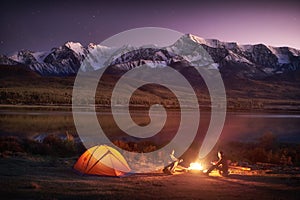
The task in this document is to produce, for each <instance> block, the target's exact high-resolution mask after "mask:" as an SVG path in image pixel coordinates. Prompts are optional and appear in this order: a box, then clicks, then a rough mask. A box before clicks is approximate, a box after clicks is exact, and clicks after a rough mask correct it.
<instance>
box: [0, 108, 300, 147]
mask: <svg viewBox="0 0 300 200" xmlns="http://www.w3.org/2000/svg"><path fill="white" fill-rule="evenodd" d="M82 115H83V116H87V118H88V116H89V115H91V113H90V112H83V113H82ZM101 115H102V117H104V119H105V117H109V115H110V114H109V113H101ZM119 115H123V113H120V114H119ZM132 115H133V117H134V118H135V121H139V120H141V121H145V120H146V121H147V120H149V119H148V118H147V114H143V113H140V112H136V113H134V114H132ZM177 116H178V113H176V112H174V113H173V115H172V116H171V119H172V117H173V118H176V117H177ZM201 116H202V117H203V119H204V120H206V119H209V117H210V115H209V114H207V113H201ZM104 122H105V121H104ZM109 125H110V126H111V124H109V123H107V126H109ZM104 126H105V123H104ZM66 132H68V133H71V134H76V128H75V126H74V121H73V116H72V112H71V111H59V110H56V111H47V110H39V109H35V108H33V109H16V108H14V109H8V108H5V109H1V110H0V135H1V136H19V137H27V138H34V137H35V136H37V135H39V134H43V133H44V134H65V133H66ZM266 132H271V133H273V134H274V135H276V136H277V137H278V139H279V141H282V142H295V143H300V115H299V114H279V113H233V112H229V113H227V115H226V121H225V125H224V127H223V131H222V134H221V136H220V140H222V141H254V140H256V139H257V138H259V137H260V136H261V135H262V134H264V133H266Z"/></svg>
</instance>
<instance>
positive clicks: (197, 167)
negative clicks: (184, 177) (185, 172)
mask: <svg viewBox="0 0 300 200" xmlns="http://www.w3.org/2000/svg"><path fill="white" fill-rule="evenodd" d="M188 169H189V170H199V171H202V170H203V166H202V165H201V163H197V162H194V163H191V164H190V166H189V168H188Z"/></svg>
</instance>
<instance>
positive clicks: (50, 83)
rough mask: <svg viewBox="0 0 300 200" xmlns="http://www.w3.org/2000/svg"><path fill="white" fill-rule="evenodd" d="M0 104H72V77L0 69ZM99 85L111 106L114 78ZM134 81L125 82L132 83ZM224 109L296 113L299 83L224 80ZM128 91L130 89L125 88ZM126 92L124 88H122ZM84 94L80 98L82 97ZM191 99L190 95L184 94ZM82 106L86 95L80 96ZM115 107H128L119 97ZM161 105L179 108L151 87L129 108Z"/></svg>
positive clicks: (201, 94) (99, 99)
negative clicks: (45, 75) (225, 106)
mask: <svg viewBox="0 0 300 200" xmlns="http://www.w3.org/2000/svg"><path fill="white" fill-rule="evenodd" d="M0 74H1V75H0V104H2V105H3V104H9V105H44V106H55V105H65V106H70V105H71V104H72V90H73V84H74V80H75V77H74V76H70V77H42V76H40V75H38V74H36V73H34V72H32V71H29V70H26V69H24V68H22V67H20V66H14V67H13V66H0ZM106 80H107V82H100V84H99V86H98V90H97V92H96V96H95V102H96V104H97V105H104V106H107V105H110V103H111V102H110V96H111V92H112V89H113V87H114V84H113V82H114V81H116V80H117V79H116V77H114V76H111V75H108V76H106ZM133 81H135V80H128V82H129V83H132V82H133ZM224 84H225V89H226V93H227V104H228V105H227V108H228V110H230V111H243V110H245V111H299V110H300V100H299V99H300V83H299V81H288V80H284V79H283V80H280V81H279V80H265V81H258V80H233V79H229V78H224ZM128 87H132V86H131V85H128ZM193 87H194V89H195V91H196V93H197V97H198V101H199V105H200V108H201V109H206V110H207V109H208V108H209V106H210V98H209V95H208V93H207V91H206V89H205V86H203V85H202V84H201V83H200V82H197V81H196V82H195V81H194V83H193ZM125 88H126V86H125ZM84 92H86V91H83V94H85V93H84ZM183 95H186V96H188V95H190V94H183ZM81 101H82V102H84V103H85V101H86V99H85V95H82V99H81ZM115 103H116V104H125V103H128V100H126V99H124V97H123V96H122V94H120V95H119V97H118V98H117V100H116V102H115ZM156 103H159V104H162V105H165V106H167V107H170V108H178V102H177V100H176V98H175V96H174V95H172V93H170V91H169V90H167V89H166V88H163V87H160V86H156V85H152V86H144V87H142V88H139V89H138V90H136V92H135V93H134V95H133V96H132V97H131V99H130V104H131V105H132V106H146V107H147V106H149V105H152V104H156Z"/></svg>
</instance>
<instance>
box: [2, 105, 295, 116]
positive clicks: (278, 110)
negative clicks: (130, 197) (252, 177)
mask: <svg viewBox="0 0 300 200" xmlns="http://www.w3.org/2000/svg"><path fill="white" fill-rule="evenodd" d="M130 107H131V108H135V110H134V111H143V110H146V109H148V108H149V106H143V105H130ZM10 108H11V109H16V110H18V109H20V110H22V109H24V110H29V109H30V110H31V109H37V110H41V111H70V112H72V105H71V104H68V105H59V104H58V105H28V104H0V111H1V110H2V109H3V110H6V109H10ZM77 108H82V109H86V110H88V109H91V108H93V106H92V105H91V106H82V107H77ZM116 108H120V110H123V109H126V108H127V107H126V106H116ZM96 109H101V110H103V111H105V110H108V109H109V106H108V105H100V106H99V105H96ZM168 109H169V110H170V111H174V112H178V111H179V108H171V107H169V108H168ZM183 110H184V111H192V110H193V108H192V107H184V108H183ZM209 110H210V109H207V108H205V109H201V108H200V112H209ZM226 112H228V113H267V114H280V113H285V114H300V110H297V109H282V107H280V106H279V107H278V108H276V109H230V108H227V111H226Z"/></svg>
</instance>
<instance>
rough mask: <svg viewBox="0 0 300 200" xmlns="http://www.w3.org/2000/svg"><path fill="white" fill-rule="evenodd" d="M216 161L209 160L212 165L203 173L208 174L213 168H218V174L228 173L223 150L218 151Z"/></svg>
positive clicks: (225, 174) (224, 174)
mask: <svg viewBox="0 0 300 200" xmlns="http://www.w3.org/2000/svg"><path fill="white" fill-rule="evenodd" d="M218 158H219V160H218V161H215V162H211V164H212V166H211V167H210V168H209V169H208V170H207V171H206V172H204V173H205V174H207V175H209V173H210V172H212V171H213V170H214V169H217V170H219V172H220V175H222V176H227V175H228V174H229V172H228V161H227V159H226V156H224V153H223V151H219V152H218Z"/></svg>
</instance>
